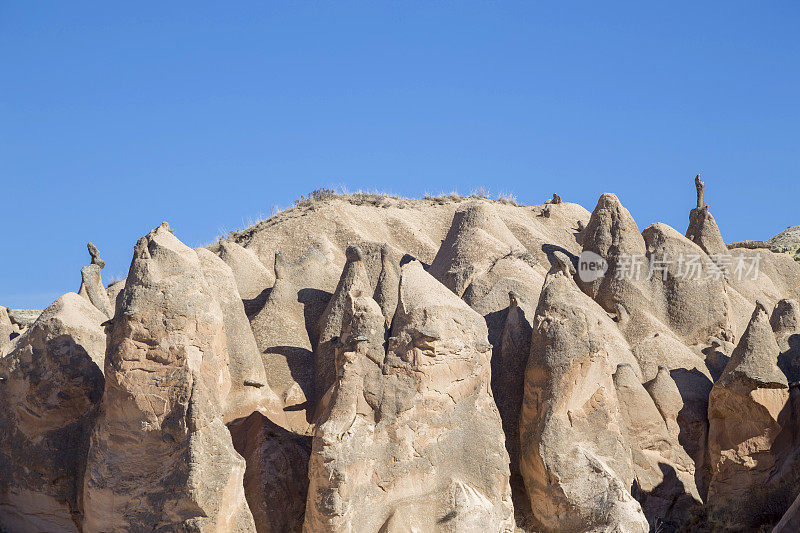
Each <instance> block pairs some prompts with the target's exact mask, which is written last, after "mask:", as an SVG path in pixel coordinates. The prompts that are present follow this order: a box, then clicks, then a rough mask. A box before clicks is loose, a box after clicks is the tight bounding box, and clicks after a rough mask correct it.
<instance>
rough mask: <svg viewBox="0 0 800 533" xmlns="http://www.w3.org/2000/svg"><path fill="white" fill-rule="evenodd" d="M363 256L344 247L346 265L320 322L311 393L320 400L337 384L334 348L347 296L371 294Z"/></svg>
mask: <svg viewBox="0 0 800 533" xmlns="http://www.w3.org/2000/svg"><path fill="white" fill-rule="evenodd" d="M369 288H370V284H369V277H368V276H367V269H366V266H365V265H364V253H363V252H362V251H361V249H360V248H359V247H357V246H348V247H347V263H345V265H344V270H342V276H341V278H340V279H339V284H338V285H337V286H336V291H334V293H333V296H332V297H331V299H330V301H329V302H328V306H327V307H326V308H325V312H324V313H323V314H322V317H321V318H320V322H319V323H320V326H319V342H318V343H317V349H316V350H315V353H314V364H315V379H314V389H315V391H316V394H317V398H320V397H322V396H323V395H324V394H325V393H326V392H327V391H328V389H330V387H331V386H332V385H333V384H334V382H335V381H336V369H335V363H334V351H335V349H334V345H335V343H336V342H337V341H336V339H338V338H339V337H340V336H341V334H342V327H343V326H344V313H345V307H346V301H347V295H348V294H349V293H350V292H352V291H359V292H363V293H364V294H368V293H370V290H369Z"/></svg>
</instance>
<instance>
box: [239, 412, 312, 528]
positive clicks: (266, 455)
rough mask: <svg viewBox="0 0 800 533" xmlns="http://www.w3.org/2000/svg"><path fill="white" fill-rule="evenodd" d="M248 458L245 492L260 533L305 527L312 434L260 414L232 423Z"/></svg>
mask: <svg viewBox="0 0 800 533" xmlns="http://www.w3.org/2000/svg"><path fill="white" fill-rule="evenodd" d="M228 427H229V428H230V431H231V437H232V438H233V445H234V446H235V447H236V450H237V451H238V452H239V453H240V454H241V455H242V456H243V457H244V458H245V460H246V461H247V469H246V470H245V473H244V491H245V495H246V496H247V503H248V505H249V506H250V510H251V511H252V513H253V519H254V521H255V525H256V531H257V532H258V533H295V532H299V531H301V530H302V528H303V515H304V513H305V507H306V506H305V503H306V495H307V493H308V457H309V455H310V453H311V437H306V436H302V435H297V434H296V433H292V432H290V431H287V430H285V429H283V428H282V427H280V426H279V425H277V424H275V423H273V422H271V421H270V420H269V419H268V418H266V417H264V416H263V415H261V414H260V413H253V414H252V415H250V416H249V417H247V418H245V419H242V420H237V421H235V422H233V423H231V424H229V426H228Z"/></svg>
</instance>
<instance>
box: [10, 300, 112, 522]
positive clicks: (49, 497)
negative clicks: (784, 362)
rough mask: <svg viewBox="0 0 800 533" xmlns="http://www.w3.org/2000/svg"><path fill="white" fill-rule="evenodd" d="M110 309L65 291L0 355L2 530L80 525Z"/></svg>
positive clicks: (101, 380) (101, 390)
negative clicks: (102, 309)
mask: <svg viewBox="0 0 800 533" xmlns="http://www.w3.org/2000/svg"><path fill="white" fill-rule="evenodd" d="M105 319H106V318H105V315H103V314H102V313H101V312H100V311H98V310H97V309H95V308H94V307H93V306H92V305H91V304H90V303H89V302H87V301H86V300H84V299H83V298H81V297H80V296H78V295H77V294H75V293H74V292H71V293H67V294H65V295H64V296H62V297H61V298H59V299H58V300H56V301H55V302H54V303H53V304H51V305H50V307H48V308H47V309H45V311H44V312H43V313H42V314H41V316H40V317H39V318H38V319H37V320H36V322H34V324H33V325H32V326H31V327H30V328H29V329H28V330H27V331H25V333H24V334H23V335H22V336H21V337H20V338H19V341H18V342H17V343H16V349H15V350H14V351H12V352H11V353H10V354H9V355H8V356H6V357H4V358H2V359H0V405H2V406H3V409H2V411H0V472H3V474H2V476H0V529H2V528H5V530H7V531H20V532H24V531H75V532H77V531H80V530H81V529H80V528H81V515H82V509H81V502H80V490H79V487H80V486H81V483H82V480H83V472H84V467H85V462H86V451H87V449H88V446H89V435H90V433H91V430H92V427H93V425H94V421H95V419H96V417H97V410H98V406H99V403H100V399H101V397H102V395H103V370H102V369H103V354H104V352H105V334H104V333H103V328H102V327H101V326H100V324H101V323H102V322H103V321H104V320H105Z"/></svg>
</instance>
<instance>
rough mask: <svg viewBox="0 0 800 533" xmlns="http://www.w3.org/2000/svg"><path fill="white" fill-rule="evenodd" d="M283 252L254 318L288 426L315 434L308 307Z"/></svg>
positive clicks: (269, 376) (271, 382) (269, 380)
mask: <svg viewBox="0 0 800 533" xmlns="http://www.w3.org/2000/svg"><path fill="white" fill-rule="evenodd" d="M290 275H291V272H290V271H289V268H288V266H287V265H286V263H285V261H284V259H283V255H282V254H281V253H280V252H276V253H275V286H274V287H273V288H272V290H271V291H270V293H269V295H268V296H267V300H266V302H265V303H264V306H263V307H262V308H261V310H259V311H258V313H257V314H256V315H255V316H254V317H253V318H252V320H251V321H250V327H251V328H252V330H253V333H254V335H255V338H256V343H257V345H258V349H259V352H260V353H261V358H262V362H263V365H264V368H265V370H266V374H267V383H268V385H269V387H270V389H271V390H272V391H274V392H275V394H277V396H278V398H279V399H280V401H281V403H282V405H283V410H284V413H285V416H286V419H287V420H286V423H285V424H286V425H285V426H284V427H286V429H291V430H292V431H297V432H298V433H301V434H304V435H310V434H311V422H312V419H313V413H314V406H315V398H316V396H315V394H314V353H313V351H312V346H311V339H310V338H309V333H308V330H307V329H306V318H305V309H304V306H303V304H302V303H301V302H300V301H299V299H298V298H299V296H298V288H297V286H295V284H294V282H293V279H290V277H289V276H290Z"/></svg>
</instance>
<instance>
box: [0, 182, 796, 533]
mask: <svg viewBox="0 0 800 533" xmlns="http://www.w3.org/2000/svg"><path fill="white" fill-rule="evenodd" d="M696 187H697V193H698V194H697V204H696V207H694V208H693V209H692V210H691V212H690V213H689V227H688V228H687V229H686V231H685V236H684V232H683V231H676V230H675V229H673V228H670V227H669V226H667V225H665V224H660V223H656V224H651V225H650V226H648V227H647V228H645V229H644V231H642V232H640V231H639V228H638V226H637V224H636V221H634V219H633V218H632V217H631V215H630V213H629V212H628V211H627V210H626V209H625V207H623V205H622V204H621V202H620V201H619V199H618V198H617V197H616V196H615V195H613V194H603V195H602V196H601V197H600V199H599V200H598V202H597V206H596V207H595V209H594V211H593V212H592V213H589V212H588V211H587V210H585V209H584V208H582V207H581V206H578V205H576V204H571V203H564V202H561V201H560V198H559V197H558V195H554V196H553V198H552V199H551V200H548V201H547V202H546V203H545V204H543V205H539V206H530V207H525V206H520V205H516V204H515V203H512V202H507V201H500V202H496V201H491V200H489V199H486V198H478V197H473V198H469V199H464V198H458V197H456V196H448V197H435V198H426V199H421V200H406V199H400V198H394V197H389V196H377V195H365V194H359V195H352V196H346V195H329V196H325V197H324V198H317V199H312V200H308V201H304V202H301V203H300V204H298V205H297V206H295V207H293V208H291V209H288V210H286V211H283V212H281V213H278V214H277V215H275V216H274V217H272V218H271V219H270V220H268V221H263V222H260V223H258V224H257V225H255V226H253V227H251V228H248V229H245V230H242V231H240V232H233V233H231V234H230V235H229V236H228V237H227V238H226V239H225V240H224V241H220V242H218V243H216V244H214V245H211V246H210V247H208V248H207V249H197V250H191V249H189V248H188V247H186V246H184V245H183V244H182V243H181V242H180V241H179V240H178V239H177V238H176V237H175V236H174V235H172V233H171V232H170V231H169V229H168V227H167V226H162V227H159V228H157V229H155V230H153V231H152V232H151V233H150V234H148V235H147V236H145V237H143V238H142V239H141V240H140V241H139V242H138V243H137V244H136V246H135V248H134V258H133V261H132V263H131V268H130V272H129V274H128V277H127V279H126V280H123V281H118V282H115V283H112V284H111V285H110V286H109V287H107V288H106V287H103V284H102V281H101V276H100V270H101V269H102V267H103V265H104V263H103V261H102V259H101V258H100V255H99V252H98V250H97V248H96V247H95V246H94V245H92V244H91V243H90V244H89V245H88V246H87V248H88V250H89V253H90V256H91V264H89V265H87V266H86V267H84V269H83V271H82V279H83V283H82V288H81V291H80V295H78V294H75V293H68V294H66V295H64V296H63V297H61V298H60V299H59V300H57V301H56V302H55V303H54V304H52V305H51V306H50V307H48V309H47V310H45V312H44V313H42V312H41V311H36V310H24V309H7V308H4V307H0V405H2V406H3V407H4V410H3V412H2V413H0V472H2V475H0V531H9V532H10V531H14V532H16V531H22V532H28V531H30V532H34V533H39V532H40V531H75V532H77V531H81V532H85V533H91V532H94V531H214V532H234V531H235V532H237V533H241V532H245V531H257V532H259V533H265V532H270V533H271V532H277V531H281V532H282V531H290V532H299V531H302V530H304V531H307V532H312V531H313V532H317V531H365V532H378V531H383V532H387V533H388V532H393V531H459V532H461V531H480V532H485V531H489V532H495V531H496V532H501V531H503V532H511V531H520V532H525V533H529V532H532V531H537V532H545V533H546V532H578V531H581V532H596V533H600V532H606V531H620V532H622V531H624V532H626V533H628V532H644V531H647V530H648V529H650V530H655V531H663V532H673V531H695V530H697V531H713V530H715V529H714V528H717V529H720V528H722V530H737V528H738V529H739V530H764V531H766V530H767V529H768V528H769V527H771V526H772V525H775V524H778V525H777V527H778V530H779V531H786V530H793V529H792V528H795V529H796V527H795V526H794V524H795V523H796V521H797V516H798V512H797V509H798V506H797V505H792V502H793V501H794V500H795V499H796V498H797V494H798V493H800V423H798V422H797V421H798V420H800V340H798V339H800V306H798V304H797V302H798V301H800V264H799V263H797V262H795V261H794V260H793V258H792V257H791V255H789V254H791V253H792V252H793V250H796V249H797V248H796V247H795V248H791V244H792V242H793V241H792V238H793V237H792V235H794V233H793V231H792V228H790V229H789V230H787V231H786V232H783V233H782V234H780V235H778V236H776V237H774V238H773V239H770V240H769V241H762V242H760V243H758V242H754V243H748V244H747V246H745V247H736V246H738V245H730V246H728V245H725V243H724V241H723V239H722V235H721V233H720V231H719V227H718V226H717V223H716V221H715V220H714V218H713V217H712V216H711V214H710V213H709V208H708V206H707V205H706V202H705V199H704V196H703V193H704V189H705V185H704V184H703V183H702V181H700V180H699V177H698V178H697V181H696ZM779 241H780V242H779ZM731 247H733V248H731ZM784 252H786V253H784ZM592 254H596V255H592ZM579 255H580V256H581V259H582V262H581V263H580V264H582V265H585V264H586V262H585V261H587V260H591V261H593V262H594V263H595V264H596V265H598V266H599V270H593V271H592V272H591V274H592V275H590V276H586V274H587V272H586V271H585V270H584V271H580V272H576V266H577V265H578V257H579ZM400 257H402V258H403V259H402V260H401V261H399V262H398V258H400ZM272 261H274V274H273V272H271V271H270V270H269V269H267V268H266V267H265V266H264V265H265V264H269V263H270V262H272ZM604 261H605V263H606V266H607V269H605V270H603V269H604V266H603V262H604ZM400 264H402V265H403V266H402V267H401V266H400ZM747 264H751V265H757V268H756V269H755V270H752V269H751V270H749V271H748V270H747V268H745V267H746V266H747ZM426 265H430V266H429V267H428V266H426ZM742 273H745V274H748V275H745V276H742V275H741V274H742ZM595 274H597V275H595ZM749 274H754V275H749ZM756 301H758V302H759V303H758V306H757V308H756V311H755V312H753V302H756ZM767 309H770V310H773V309H774V310H773V311H772V316H771V317H769V316H768V313H767ZM40 315H41V316H40ZM37 319H38V320H37ZM104 374H105V375H104ZM21 450H22V451H21ZM779 521H780V523H779ZM515 522H516V523H515Z"/></svg>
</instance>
